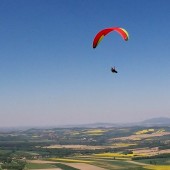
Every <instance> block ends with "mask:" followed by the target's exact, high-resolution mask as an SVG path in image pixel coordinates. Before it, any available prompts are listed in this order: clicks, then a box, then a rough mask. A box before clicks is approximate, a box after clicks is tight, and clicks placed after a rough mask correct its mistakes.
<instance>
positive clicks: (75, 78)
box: [0, 0, 170, 126]
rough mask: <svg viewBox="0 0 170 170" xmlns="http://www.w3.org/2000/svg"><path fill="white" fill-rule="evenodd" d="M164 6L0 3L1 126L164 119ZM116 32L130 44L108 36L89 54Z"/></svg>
mask: <svg viewBox="0 0 170 170" xmlns="http://www.w3.org/2000/svg"><path fill="white" fill-rule="evenodd" d="M169 7H170V1H169V0H107V1H106V0H0V126H28V125H29V126H32V125H33V126H35V125H36V126H46V125H63V124H64V125H65V124H66V125H67V124H81V123H93V122H113V123H117V122H134V121H140V120H144V119H148V118H153V117H170V31H169V28H170V10H169ZM114 26H120V27H122V28H125V29H126V30H127V31H128V32H129V41H127V42H126V41H124V40H122V38H121V37H120V35H118V34H117V33H110V34H109V35H108V36H107V37H105V38H104V39H103V40H102V42H101V43H100V44H99V46H98V47H97V48H96V49H93V48H92V42H93V38H94V36H95V35H96V33H97V32H98V31H100V30H101V29H103V28H107V27H114ZM112 66H116V68H117V71H118V74H112V73H111V71H110V68H111V67H112Z"/></svg>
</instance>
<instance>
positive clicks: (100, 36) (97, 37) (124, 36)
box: [93, 27, 129, 73]
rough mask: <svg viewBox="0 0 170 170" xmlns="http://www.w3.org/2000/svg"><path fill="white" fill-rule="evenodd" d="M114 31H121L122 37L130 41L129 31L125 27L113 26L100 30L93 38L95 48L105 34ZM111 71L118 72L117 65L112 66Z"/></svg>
mask: <svg viewBox="0 0 170 170" xmlns="http://www.w3.org/2000/svg"><path fill="white" fill-rule="evenodd" d="M112 31H116V32H117V33H119V34H120V35H121V37H122V38H123V39H124V40H125V41H128V39H129V34H128V32H127V31H126V30H125V29H124V28H120V27H111V28H105V29H103V30H101V31H99V32H98V33H97V34H96V36H95V38H94V39H93V48H96V47H97V46H98V45H99V43H100V42H101V41H102V39H103V38H104V36H106V35H107V34H109V33H110V32H112ZM111 72H112V73H118V72H117V71H116V69H115V67H114V68H113V67H111Z"/></svg>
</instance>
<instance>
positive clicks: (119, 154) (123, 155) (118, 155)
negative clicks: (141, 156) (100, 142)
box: [94, 152, 134, 158]
mask: <svg viewBox="0 0 170 170" xmlns="http://www.w3.org/2000/svg"><path fill="white" fill-rule="evenodd" d="M94 156H96V157H122V158H123V157H125V158H126V157H127V158H129V157H133V156H134V154H126V155H125V154H122V153H109V152H108V153H99V154H94Z"/></svg>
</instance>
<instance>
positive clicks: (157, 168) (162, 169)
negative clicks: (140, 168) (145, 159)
mask: <svg viewBox="0 0 170 170" xmlns="http://www.w3.org/2000/svg"><path fill="white" fill-rule="evenodd" d="M144 168H147V169H150V170H170V166H169V165H148V166H145V167H144Z"/></svg>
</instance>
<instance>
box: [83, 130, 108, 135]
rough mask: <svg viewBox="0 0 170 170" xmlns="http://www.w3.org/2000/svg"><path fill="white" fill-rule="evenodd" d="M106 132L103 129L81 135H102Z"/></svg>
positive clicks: (88, 131)
mask: <svg viewBox="0 0 170 170" xmlns="http://www.w3.org/2000/svg"><path fill="white" fill-rule="evenodd" d="M106 131H107V130H103V129H90V130H87V131H85V132H83V133H85V134H88V135H102V134H103V133H104V132H106Z"/></svg>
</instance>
